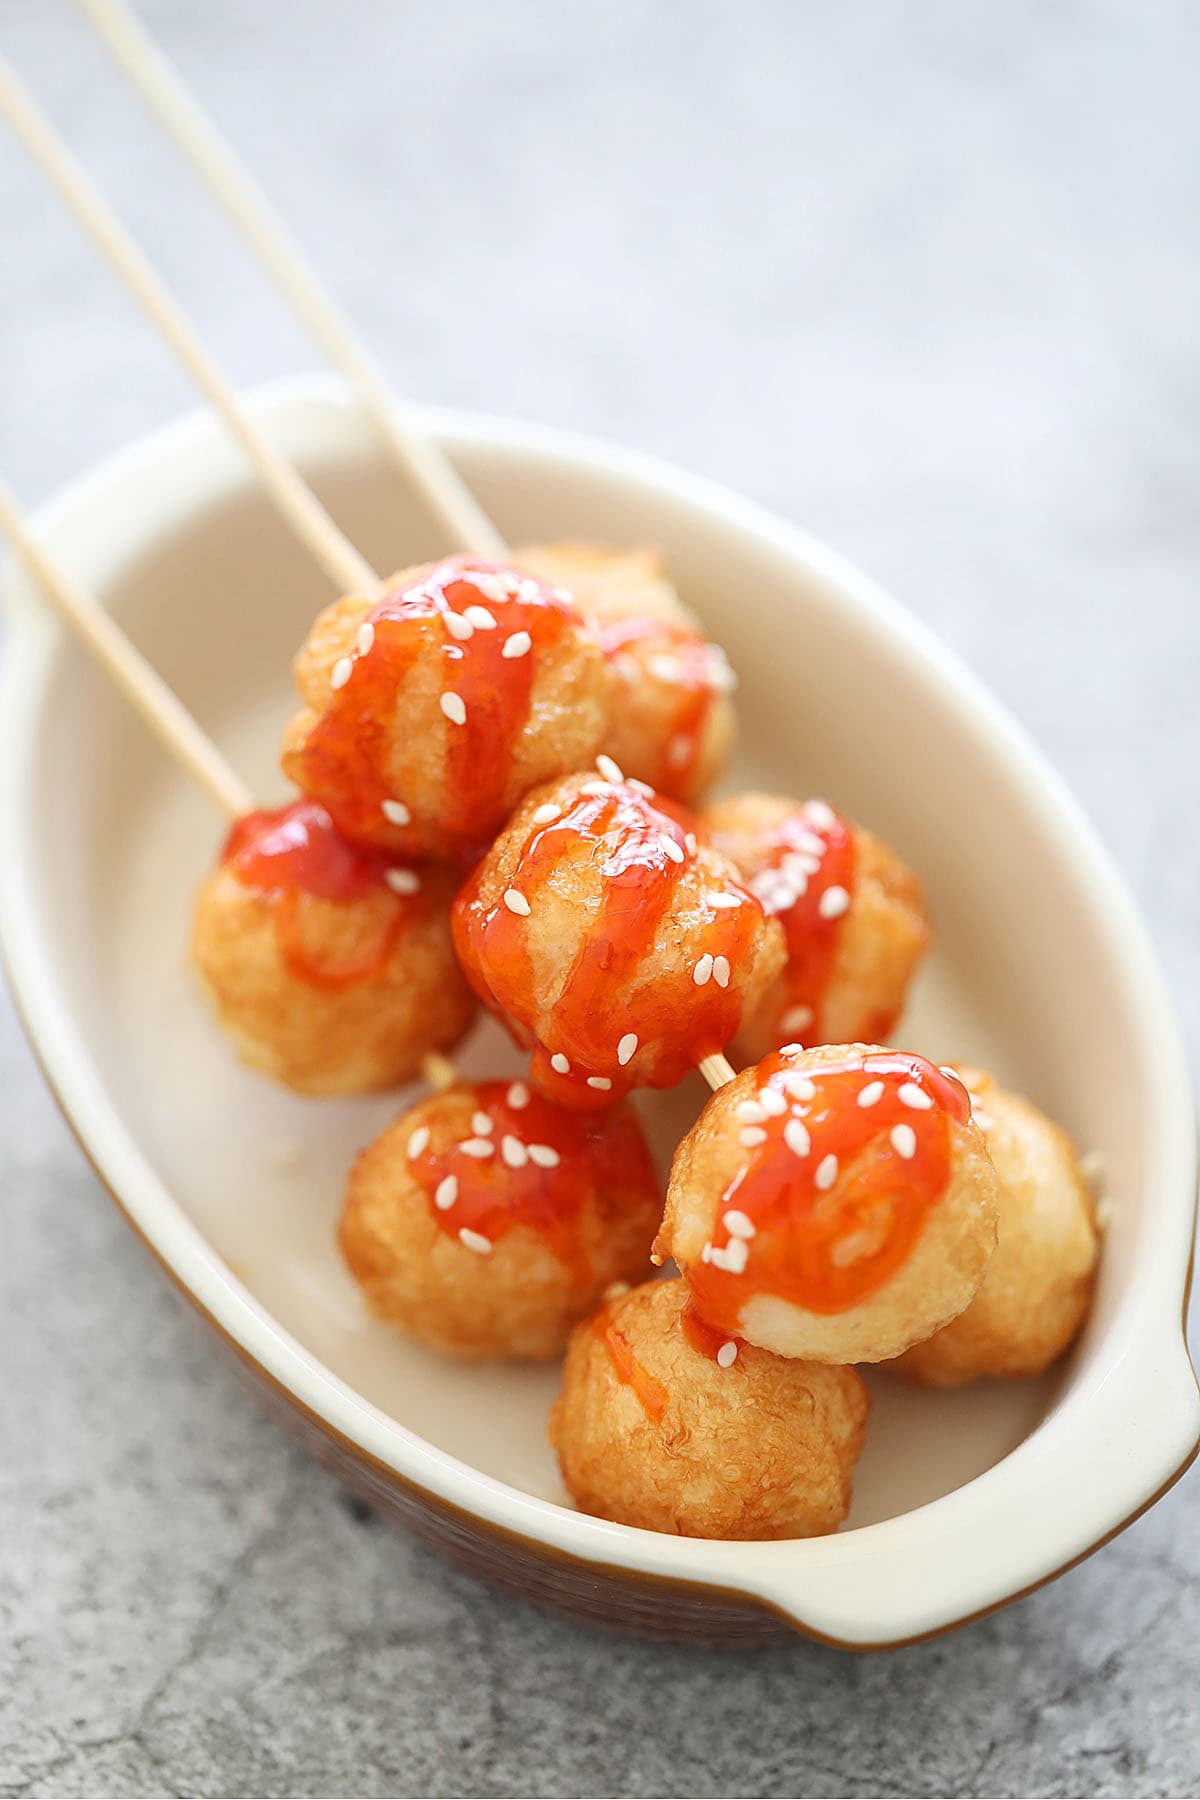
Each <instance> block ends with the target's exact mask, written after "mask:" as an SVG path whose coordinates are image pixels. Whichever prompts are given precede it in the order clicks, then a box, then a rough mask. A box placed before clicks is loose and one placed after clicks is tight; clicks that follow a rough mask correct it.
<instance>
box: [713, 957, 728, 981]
mask: <svg viewBox="0 0 1200 1800" xmlns="http://www.w3.org/2000/svg"><path fill="white" fill-rule="evenodd" d="M729 975H730V968H729V958H728V957H727V956H714V957H713V980H714V981H715V982H716V984H717V986H718V987H722V988H727V987H728V986H729Z"/></svg>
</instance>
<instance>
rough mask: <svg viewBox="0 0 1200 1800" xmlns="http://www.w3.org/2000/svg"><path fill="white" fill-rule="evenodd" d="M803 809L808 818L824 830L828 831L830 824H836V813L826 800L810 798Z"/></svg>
mask: <svg viewBox="0 0 1200 1800" xmlns="http://www.w3.org/2000/svg"><path fill="white" fill-rule="evenodd" d="M804 810H805V812H806V813H807V814H808V816H809V818H810V819H812V820H813V821H814V823H815V824H817V825H820V826H821V827H822V828H823V829H824V830H825V831H828V830H829V827H830V826H831V825H836V824H837V814H836V813H835V812H834V810H833V808H832V806H830V805H829V802H828V801H827V800H810V801H809V802H808V804H807V806H806V807H805V808H804Z"/></svg>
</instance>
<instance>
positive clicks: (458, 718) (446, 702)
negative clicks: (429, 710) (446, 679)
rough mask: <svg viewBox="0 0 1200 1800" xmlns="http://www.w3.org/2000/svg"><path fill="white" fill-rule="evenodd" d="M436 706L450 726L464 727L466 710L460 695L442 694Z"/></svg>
mask: <svg viewBox="0 0 1200 1800" xmlns="http://www.w3.org/2000/svg"><path fill="white" fill-rule="evenodd" d="M438 705H439V706H440V707H441V709H442V711H443V712H444V713H445V715H446V717H447V718H448V719H449V721H450V723H451V724H452V725H465V724H466V722H467V709H466V705H465V703H464V701H463V697H462V695H461V694H453V693H450V694H443V695H442V697H441V699H440V700H439V701H438Z"/></svg>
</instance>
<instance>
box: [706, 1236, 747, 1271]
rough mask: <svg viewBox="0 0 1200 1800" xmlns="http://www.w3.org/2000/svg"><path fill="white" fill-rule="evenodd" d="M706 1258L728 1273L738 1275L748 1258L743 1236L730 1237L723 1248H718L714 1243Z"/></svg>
mask: <svg viewBox="0 0 1200 1800" xmlns="http://www.w3.org/2000/svg"><path fill="white" fill-rule="evenodd" d="M708 1260H709V1262H711V1263H714V1264H715V1265H716V1267H717V1268H718V1269H725V1270H726V1271H727V1272H728V1273H729V1274H730V1275H740V1274H741V1273H742V1271H743V1270H744V1269H745V1267H746V1264H747V1263H748V1262H749V1260H750V1250H749V1247H748V1246H747V1244H746V1242H745V1240H744V1238H737V1237H735V1238H730V1240H729V1242H728V1243H727V1244H726V1245H725V1247H724V1249H720V1250H719V1249H717V1247H716V1245H714V1246H713V1252H712V1255H711V1256H710V1257H709V1259H708Z"/></svg>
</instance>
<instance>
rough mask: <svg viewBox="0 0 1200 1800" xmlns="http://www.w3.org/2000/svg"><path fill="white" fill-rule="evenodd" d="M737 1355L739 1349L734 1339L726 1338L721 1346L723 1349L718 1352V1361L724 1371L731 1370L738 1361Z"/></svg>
mask: <svg viewBox="0 0 1200 1800" xmlns="http://www.w3.org/2000/svg"><path fill="white" fill-rule="evenodd" d="M737 1353H738V1347H737V1345H736V1344H735V1343H734V1341H733V1339H732V1338H726V1340H725V1342H724V1343H723V1344H722V1345H721V1348H720V1349H719V1350H718V1351H717V1361H718V1362H719V1363H720V1365H721V1367H722V1368H723V1369H730V1368H732V1367H733V1365H734V1363H735V1362H736V1361H737Z"/></svg>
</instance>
